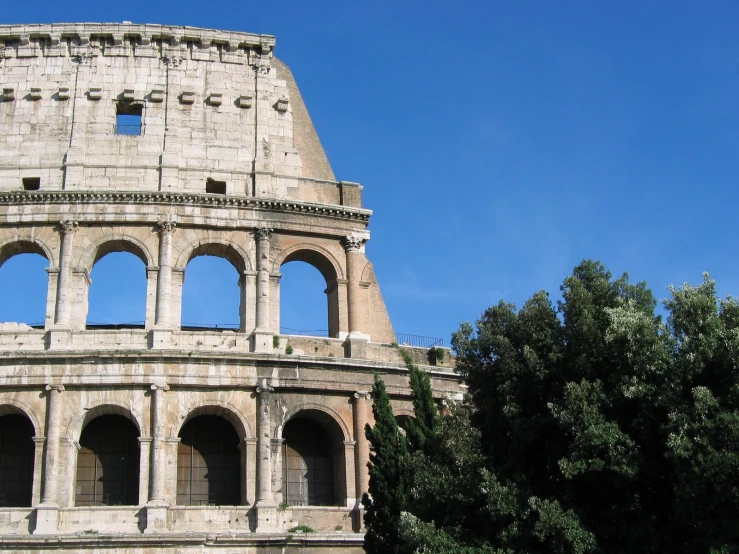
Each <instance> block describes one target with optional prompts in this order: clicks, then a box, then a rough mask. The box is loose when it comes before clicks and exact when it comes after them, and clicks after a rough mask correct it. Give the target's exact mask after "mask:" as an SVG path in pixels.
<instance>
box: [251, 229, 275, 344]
mask: <svg viewBox="0 0 739 554" xmlns="http://www.w3.org/2000/svg"><path fill="white" fill-rule="evenodd" d="M254 235H255V237H256V241H257V305H256V309H257V317H256V324H257V327H256V329H254V352H272V336H273V332H272V330H271V329H270V320H269V311H270V295H269V283H270V279H269V250H270V240H271V239H272V229H257V230H256V231H255V232H254Z"/></svg>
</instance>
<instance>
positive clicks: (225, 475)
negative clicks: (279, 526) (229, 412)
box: [177, 415, 242, 506]
mask: <svg viewBox="0 0 739 554" xmlns="http://www.w3.org/2000/svg"><path fill="white" fill-rule="evenodd" d="M179 437H180V444H179V446H178V448H177V504H178V505H181V506H202V505H216V506H238V505H239V504H241V473H242V472H241V453H240V452H239V443H240V440H239V436H238V434H237V433H236V430H235V429H234V427H233V425H231V423H230V422H229V421H227V420H226V419H224V418H222V417H220V416H216V415H200V416H196V417H194V418H192V419H191V420H189V421H188V422H187V423H185V425H184V426H183V427H182V429H181V430H180V433H179Z"/></svg>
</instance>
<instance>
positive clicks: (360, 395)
mask: <svg viewBox="0 0 739 554" xmlns="http://www.w3.org/2000/svg"><path fill="white" fill-rule="evenodd" d="M352 396H354V398H356V399H357V400H367V399H369V397H370V393H368V392H363V391H357V392H355V393H354V394H353V395H352Z"/></svg>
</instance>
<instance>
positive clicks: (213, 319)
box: [182, 253, 243, 330]
mask: <svg viewBox="0 0 739 554" xmlns="http://www.w3.org/2000/svg"><path fill="white" fill-rule="evenodd" d="M240 285H241V275H240V273H239V269H238V267H237V266H235V265H234V264H233V262H232V261H231V260H230V259H228V258H226V257H220V256H215V255H212V254H199V253H196V254H195V255H194V256H193V257H192V258H191V259H190V261H189V262H188V264H187V267H186V268H185V276H184V283H183V286H182V328H183V329H190V330H198V329H214V328H217V329H239V328H240V327H241V326H242V313H243V310H242V309H241V304H242V302H243V299H242V292H241V288H242V287H241V286H240Z"/></svg>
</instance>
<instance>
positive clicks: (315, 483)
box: [282, 410, 346, 506]
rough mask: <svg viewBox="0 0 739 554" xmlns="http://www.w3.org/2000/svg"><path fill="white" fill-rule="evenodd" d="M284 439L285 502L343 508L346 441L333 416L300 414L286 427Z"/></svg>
mask: <svg viewBox="0 0 739 554" xmlns="http://www.w3.org/2000/svg"><path fill="white" fill-rule="evenodd" d="M282 438H283V439H284V441H283V443H282V483H283V484H282V490H283V500H284V501H285V502H287V503H288V504H289V505H291V506H343V505H344V503H345V501H346V479H345V475H344V473H345V463H344V441H343V434H342V433H341V429H340V428H339V427H338V425H337V423H336V422H335V421H334V420H333V419H332V418H331V416H329V415H328V414H325V413H323V412H319V411H317V410H305V411H302V412H299V413H298V414H296V415H295V416H294V417H293V418H292V419H291V420H290V421H288V422H287V423H286V424H285V427H284V429H283V430H282Z"/></svg>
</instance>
